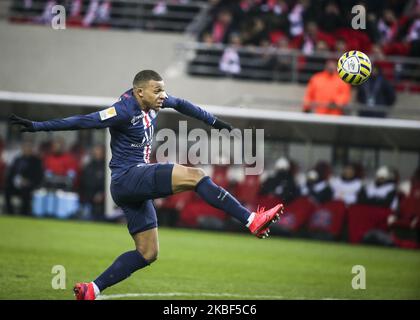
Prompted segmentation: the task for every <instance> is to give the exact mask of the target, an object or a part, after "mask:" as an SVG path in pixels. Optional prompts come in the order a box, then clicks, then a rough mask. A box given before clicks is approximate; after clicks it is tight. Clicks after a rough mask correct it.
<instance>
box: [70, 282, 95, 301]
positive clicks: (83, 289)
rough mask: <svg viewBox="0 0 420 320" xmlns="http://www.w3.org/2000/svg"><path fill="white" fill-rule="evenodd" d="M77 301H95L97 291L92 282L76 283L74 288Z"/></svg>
mask: <svg viewBox="0 0 420 320" xmlns="http://www.w3.org/2000/svg"><path fill="white" fill-rule="evenodd" d="M73 292H74V295H75V296H76V300H95V299H96V297H95V289H93V284H92V282H90V283H76V285H75V286H74V288H73Z"/></svg>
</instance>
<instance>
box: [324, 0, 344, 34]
mask: <svg viewBox="0 0 420 320" xmlns="http://www.w3.org/2000/svg"><path fill="white" fill-rule="evenodd" d="M318 21H319V26H320V28H321V29H322V30H323V31H325V32H334V31H335V30H337V29H338V28H340V27H342V26H343V21H344V20H343V17H342V14H341V12H340V8H339V7H338V5H337V3H336V2H335V1H329V2H328V3H327V5H326V6H325V8H324V12H323V13H322V15H321V16H320V17H319V19H318Z"/></svg>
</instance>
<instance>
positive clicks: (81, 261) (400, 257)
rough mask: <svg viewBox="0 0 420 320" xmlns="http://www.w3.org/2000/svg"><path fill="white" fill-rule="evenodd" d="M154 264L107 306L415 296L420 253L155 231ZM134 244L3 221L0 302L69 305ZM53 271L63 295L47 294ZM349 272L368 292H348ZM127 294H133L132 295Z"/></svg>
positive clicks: (108, 233)
mask: <svg viewBox="0 0 420 320" xmlns="http://www.w3.org/2000/svg"><path fill="white" fill-rule="evenodd" d="M159 237H160V254H159V259H158V261H157V262H155V263H154V264H153V265H152V266H151V267H147V268H145V269H143V270H140V271H138V272H136V273H134V274H133V275H132V276H131V277H130V278H128V279H127V280H125V281H123V282H121V283H119V284H117V285H116V286H114V287H112V288H109V289H107V290H106V291H104V292H103V294H104V297H103V298H105V299H239V300H242V299H420V252H418V251H410V250H401V249H391V248H380V247H368V246H354V245H349V244H343V243H329V242H318V241H305V240H295V239H285V238H278V237H277V238H276V237H270V238H268V239H264V240H260V239H257V238H255V237H253V236H251V235H248V234H232V233H218V232H204V231H194V230H185V229H167V228H162V229H160V230H159ZM132 249H133V242H132V240H131V238H130V236H129V234H128V232H127V230H126V227H125V226H124V225H111V224H99V223H89V222H75V221H57V220H47V219H45V220H44V219H42V220H39V219H31V218H12V217H5V216H0V270H1V272H0V299H74V297H73V294H72V286H73V284H74V283H75V282H77V281H90V280H93V279H94V278H95V277H96V276H97V275H99V274H100V273H101V272H102V271H103V270H104V269H105V268H106V267H108V265H109V264H110V263H112V262H113V260H114V259H115V258H116V257H117V256H118V255H119V254H121V253H123V252H125V251H128V250H132ZM55 265H62V266H64V268H65V271H66V282H65V283H66V289H65V290H62V289H53V288H52V280H53V278H54V277H55V276H56V274H54V273H52V268H53V266H55ZM354 265H362V266H364V267H365V270H366V289H364V290H362V289H359V290H354V289H353V288H352V285H351V284H352V279H353V277H354V276H356V275H355V274H352V267H353V266H354ZM128 294H133V295H131V296H129V295H128Z"/></svg>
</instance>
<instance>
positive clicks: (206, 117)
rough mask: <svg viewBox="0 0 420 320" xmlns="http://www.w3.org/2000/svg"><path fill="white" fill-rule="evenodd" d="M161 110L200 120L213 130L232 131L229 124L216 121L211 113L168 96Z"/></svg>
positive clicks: (185, 101)
mask: <svg viewBox="0 0 420 320" xmlns="http://www.w3.org/2000/svg"><path fill="white" fill-rule="evenodd" d="M163 108H173V109H175V110H176V111H178V112H180V113H182V114H185V115H187V116H190V117H192V118H195V119H198V120H201V121H203V122H204V123H206V124H208V125H210V126H212V127H213V128H215V129H219V130H221V129H228V130H232V129H233V126H232V125H231V124H229V123H227V122H225V121H223V120H220V119H218V118H217V117H215V116H214V115H212V114H211V113H209V112H207V111H205V110H203V109H202V108H200V107H199V106H196V105H194V104H192V103H191V102H189V101H187V100H184V99H180V98H176V97H173V96H168V97H167V98H166V99H165V102H164V103H163Z"/></svg>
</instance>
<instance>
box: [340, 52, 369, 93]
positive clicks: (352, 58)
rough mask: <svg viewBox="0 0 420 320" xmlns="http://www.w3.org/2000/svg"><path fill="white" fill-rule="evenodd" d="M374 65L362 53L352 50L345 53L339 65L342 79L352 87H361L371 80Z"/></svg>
mask: <svg viewBox="0 0 420 320" xmlns="http://www.w3.org/2000/svg"><path fill="white" fill-rule="evenodd" d="M371 70H372V63H371V62H370V59H369V57H368V56H367V55H366V54H364V53H363V52H361V51H357V50H352V51H348V52H346V53H344V54H343V55H342V56H341V57H340V59H338V63H337V72H338V74H339V76H340V78H341V79H342V80H343V81H345V82H347V83H350V84H351V85H361V84H362V83H364V82H365V81H366V80H367V79H369V76H370V73H371Z"/></svg>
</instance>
